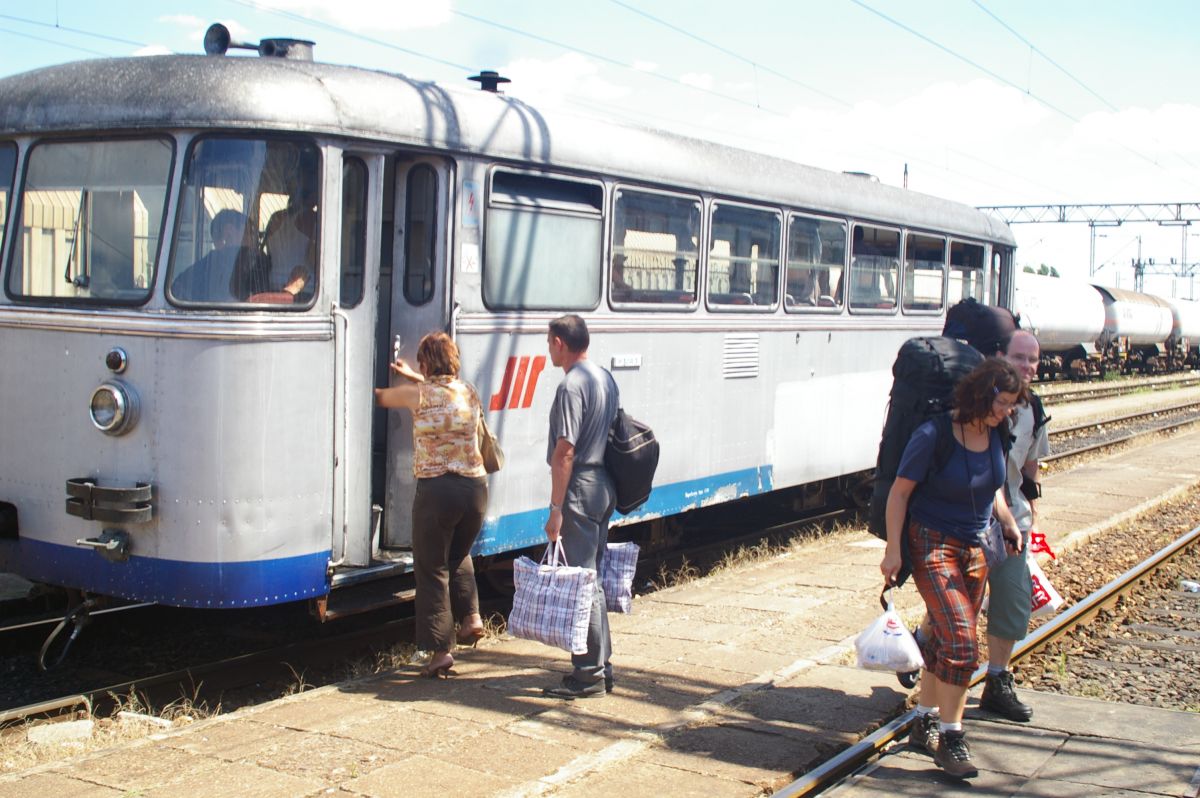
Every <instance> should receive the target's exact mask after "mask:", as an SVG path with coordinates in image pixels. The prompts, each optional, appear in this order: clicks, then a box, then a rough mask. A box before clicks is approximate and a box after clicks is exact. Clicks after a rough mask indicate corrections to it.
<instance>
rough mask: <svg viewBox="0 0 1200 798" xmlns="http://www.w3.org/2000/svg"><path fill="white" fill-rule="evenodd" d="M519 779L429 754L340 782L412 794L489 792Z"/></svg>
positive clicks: (375, 795)
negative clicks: (432, 756) (435, 757)
mask: <svg viewBox="0 0 1200 798" xmlns="http://www.w3.org/2000/svg"><path fill="white" fill-rule="evenodd" d="M517 783H518V782H517V781H516V780H515V779H510V778H504V777H501V776H497V775H495V774H493V773H484V772H482V771H478V770H474V769H472V768H470V767H464V766H462V765H457V764H452V763H450V762H445V761H442V760H440V759H433V758H431V757H428V756H414V757H412V758H410V759H407V760H405V761H404V762H400V763H397V764H395V765H389V766H387V767H383V768H380V769H379V770H376V771H374V772H372V773H369V774H367V775H366V776H363V777H361V778H357V779H351V780H350V781H347V782H344V783H343V784H342V786H343V787H344V788H345V789H346V790H349V791H350V792H351V793H354V794H356V795H362V796H366V797H367V798H413V796H418V795H438V796H453V795H492V794H494V793H496V792H499V791H500V790H502V789H504V788H506V787H512V786H513V785H515V784H517Z"/></svg>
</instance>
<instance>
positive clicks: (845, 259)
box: [781, 211, 853, 316]
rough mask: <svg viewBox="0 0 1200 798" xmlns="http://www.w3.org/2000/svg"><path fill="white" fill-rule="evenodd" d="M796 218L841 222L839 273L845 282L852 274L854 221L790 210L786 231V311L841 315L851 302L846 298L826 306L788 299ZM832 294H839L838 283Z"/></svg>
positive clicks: (784, 260)
mask: <svg viewBox="0 0 1200 798" xmlns="http://www.w3.org/2000/svg"><path fill="white" fill-rule="evenodd" d="M796 219H812V220H814V221H816V222H818V223H820V222H833V223H835V224H840V225H841V226H842V273H841V275H839V277H838V279H839V280H841V281H842V283H843V284H844V283H845V281H846V278H847V277H848V276H849V274H850V263H849V261H850V247H851V244H853V241H851V236H853V233H852V232H851V230H852V229H853V227H852V225H853V222H851V221H850V220H849V219H847V218H845V217H843V216H823V215H820V214H816V213H808V212H803V211H788V214H787V229H786V230H785V231H784V240H783V280H782V283H783V285H782V289H781V290H782V294H783V296H784V297H785V301H784V303H783V310H784V312H785V313H801V314H805V313H819V314H822V315H825V316H840V315H842V314H843V313H845V312H846V310H847V308H848V307H849V303H847V302H846V301H845V300H844V299H843V301H842V303H841V304H840V305H839V304H833V305H829V306H824V307H822V306H821V305H819V304H818V305H805V304H797V305H788V303H787V301H786V295H787V272H788V265H789V264H788V258H789V255H788V253H789V246H790V244H791V241H792V223H793V222H794V221H795V220H796ZM826 265H830V266H831V265H832V264H826ZM830 296H834V297H836V296H837V286H836V285H834V288H833V294H831V295H830Z"/></svg>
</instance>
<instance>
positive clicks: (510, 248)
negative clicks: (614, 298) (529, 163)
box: [483, 170, 604, 310]
mask: <svg viewBox="0 0 1200 798" xmlns="http://www.w3.org/2000/svg"><path fill="white" fill-rule="evenodd" d="M603 204H604V190H603V187H601V186H600V185H598V184H596V183H583V182H578V181H574V180H562V179H558V178H550V177H543V176H541V175H529V174H518V173H515V172H506V171H500V170H498V171H496V172H495V173H494V174H493V175H492V189H491V192H490V195H489V199H488V210H487V233H486V238H485V243H484V263H483V301H484V302H485V303H486V304H487V305H488V306H489V307H492V308H498V309H506V310H552V309H553V310H588V309H591V308H594V307H596V305H597V304H598V303H599V301H600V265H601V241H602V236H603V232H604V231H603V221H602V216H601V209H602V207H603Z"/></svg>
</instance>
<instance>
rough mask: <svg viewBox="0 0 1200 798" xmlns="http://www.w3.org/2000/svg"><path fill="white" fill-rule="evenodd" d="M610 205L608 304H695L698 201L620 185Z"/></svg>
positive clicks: (698, 252)
mask: <svg viewBox="0 0 1200 798" xmlns="http://www.w3.org/2000/svg"><path fill="white" fill-rule="evenodd" d="M613 208H614V210H613V242H612V275H611V279H610V281H609V298H610V299H611V300H612V302H613V304H625V303H630V304H633V303H641V304H645V303H649V304H664V303H665V304H669V305H672V306H675V307H677V308H682V309H686V308H688V307H690V306H692V305H694V304H695V302H696V272H697V268H698V264H699V262H700V249H699V247H700V201H699V200H698V199H695V198H692V197H676V196H670V195H667V194H654V193H651V192H648V191H632V190H629V189H620V190H618V191H617V193H616V199H615V201H614V203H613Z"/></svg>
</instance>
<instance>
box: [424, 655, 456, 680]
mask: <svg viewBox="0 0 1200 798" xmlns="http://www.w3.org/2000/svg"><path fill="white" fill-rule="evenodd" d="M453 667H454V657H453V656H451V654H450V653H449V652H446V653H445V654H435V655H434V656H433V657H431V658H430V660H429V662H428V663H427V664H426V665H425V667H424V668H421V676H422V678H426V679H448V678H450V675H451V673H452V671H451V670H450V669H451V668H453Z"/></svg>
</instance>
